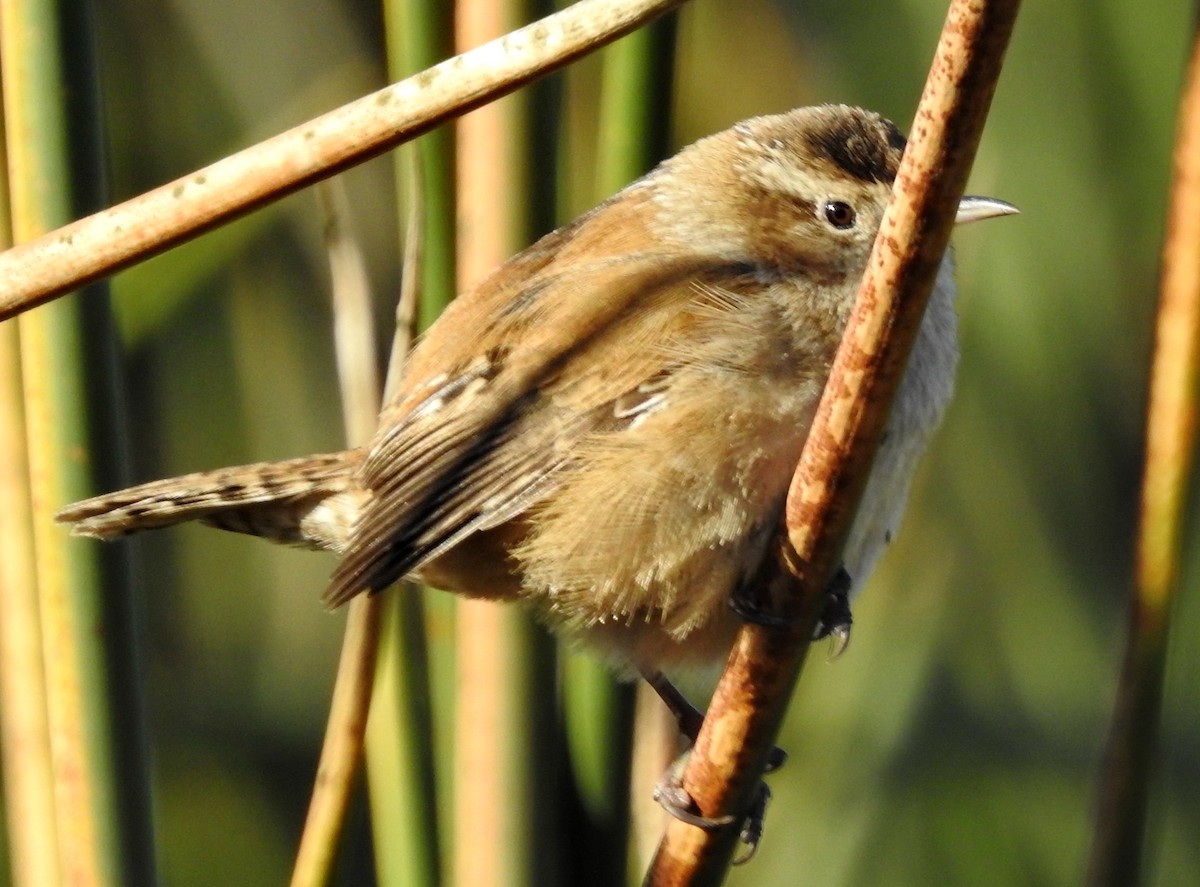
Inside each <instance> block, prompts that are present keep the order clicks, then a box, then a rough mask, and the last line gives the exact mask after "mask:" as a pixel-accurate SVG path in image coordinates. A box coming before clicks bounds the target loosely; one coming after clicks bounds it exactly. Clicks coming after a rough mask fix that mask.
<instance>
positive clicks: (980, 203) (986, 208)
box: [954, 195, 1020, 225]
mask: <svg viewBox="0 0 1200 887" xmlns="http://www.w3.org/2000/svg"><path fill="white" fill-rule="evenodd" d="M1019 212H1020V210H1019V209H1017V208H1016V207H1015V206H1013V205H1012V204H1011V203H1008V202H1007V201H1004V200H997V199H996V198H994V197H972V196H970V195H968V196H966V197H963V199H962V200H960V201H959V202H958V214H957V215H955V217H954V223H955V224H956V225H962V224H965V223H966V222H978V221H980V220H981V219H994V218H996V217H997V216H1011V215H1016V214H1017V213H1019Z"/></svg>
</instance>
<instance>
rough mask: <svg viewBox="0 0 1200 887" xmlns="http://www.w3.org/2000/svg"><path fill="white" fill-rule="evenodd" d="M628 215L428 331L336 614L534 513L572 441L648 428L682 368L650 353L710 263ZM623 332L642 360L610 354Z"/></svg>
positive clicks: (383, 442) (385, 421)
mask: <svg viewBox="0 0 1200 887" xmlns="http://www.w3.org/2000/svg"><path fill="white" fill-rule="evenodd" d="M627 207H628V203H627V202H626V203H625V204H624V205H623V204H622V203H613V204H607V205H605V206H602V207H601V208H600V209H598V210H596V211H594V212H593V213H591V214H589V215H588V216H585V217H584V218H583V219H582V220H581V221H580V222H577V223H575V225H573V226H571V228H570V229H567V231H565V232H564V231H559V232H556V233H555V234H552V235H550V236H549V237H548V238H545V239H543V240H542V241H539V243H537V244H535V245H534V246H533V247H531V248H530V249H529V250H527V251H526V252H524V253H522V254H521V255H519V256H518V257H516V258H515V259H513V260H512V261H510V262H509V263H508V264H507V265H505V266H503V267H502V268H501V269H500V270H499V271H498V272H497V273H496V274H495V275H493V277H492V278H490V279H489V280H487V281H485V282H484V283H483V284H482V285H481V286H480V287H479V288H478V289H476V290H475V291H473V292H471V293H469V294H467V295H465V296H463V297H460V300H458V301H456V302H455V303H453V304H452V305H451V306H450V308H449V309H447V311H446V313H445V314H444V316H443V317H442V319H440V320H439V321H438V323H437V324H435V326H434V327H433V328H432V329H431V330H430V331H429V333H428V334H427V336H426V338H425V339H424V340H423V341H422V342H421V344H420V345H419V347H418V348H417V350H416V351H415V352H414V354H413V356H412V359H411V361H410V363H409V365H408V366H407V367H406V371H405V376H404V383H403V388H402V390H401V391H400V392H398V394H397V396H396V398H395V399H394V401H393V403H392V404H391V405H390V406H389V407H388V409H387V410H386V411H385V414H384V416H383V417H382V418H381V422H380V431H379V432H378V434H377V437H376V439H375V441H374V442H373V443H372V445H371V446H370V447H369V449H368V456H367V459H366V460H365V462H364V464H363V467H362V469H361V471H360V475H359V478H360V482H361V483H362V484H363V485H364V486H365V487H366V488H367V489H369V490H370V491H371V493H372V497H371V501H370V505H369V506H368V507H367V508H366V509H365V510H364V513H363V514H362V515H361V516H360V518H359V522H358V524H357V527H356V529H355V532H354V535H353V538H352V540H351V544H350V546H349V548H348V551H347V554H346V556H345V558H344V559H343V561H342V562H341V564H340V565H339V567H338V569H337V571H336V572H335V574H334V577H333V580H332V582H331V586H330V590H329V592H328V595H327V600H328V601H329V602H330V603H331V604H338V603H341V602H342V601H344V600H347V599H348V598H350V597H352V596H353V595H355V594H357V593H358V592H359V591H363V590H370V591H375V590H379V589H382V588H384V587H386V586H387V585H389V584H391V583H392V582H394V581H396V580H397V579H398V578H400V577H401V576H403V575H405V574H407V573H409V572H411V571H413V570H414V569H416V568H418V567H419V566H420V565H421V564H422V563H424V562H425V561H427V560H430V559H431V558H433V557H435V556H437V555H438V554H439V553H441V552H444V551H445V550H447V549H448V548H450V547H453V546H454V545H456V544H458V543H459V542H460V541H462V540H463V539H464V538H465V537H466V536H468V535H470V534H471V533H474V532H476V531H478V530H481V529H486V528H488V527H492V526H496V525H498V524H500V523H503V522H504V521H506V520H508V519H509V518H511V517H513V516H515V515H516V514H518V513H520V512H521V511H523V510H524V509H525V508H527V507H528V506H529V505H530V504H531V503H532V502H533V501H535V500H536V499H537V498H538V497H539V496H540V495H542V494H544V492H545V491H546V490H547V489H549V488H550V486H551V485H552V484H553V482H554V476H555V474H556V473H557V472H558V471H559V470H561V469H562V467H563V466H564V465H566V464H567V463H568V461H569V459H570V450H571V445H572V443H573V442H575V441H577V440H578V439H579V438H580V437H581V436H582V435H584V434H586V433H587V432H588V431H590V430H592V429H594V428H597V427H601V426H602V425H603V424H604V423H610V424H611V423H612V422H613V421H615V420H616V413H618V412H620V411H622V410H624V411H625V412H626V413H627V416H626V418H625V421H629V420H632V419H633V418H636V412H637V411H636V410H634V411H633V412H629V411H630V408H631V404H636V403H637V402H638V400H637V392H638V389H639V386H641V387H643V388H644V387H645V386H647V385H650V386H651V388H653V387H654V386H655V385H661V379H662V377H663V374H664V373H666V372H669V366H670V363H671V361H672V360H673V359H674V358H672V357H671V356H670V355H669V354H668V353H667V352H666V351H665V350H663V349H661V348H656V347H654V346H653V345H652V344H651V343H661V342H662V341H663V340H664V331H667V332H668V333H669V331H670V330H671V328H672V327H673V326H676V325H678V324H680V323H686V316H685V315H686V312H685V311H684V309H685V307H686V305H687V304H688V302H689V299H691V298H693V297H694V296H695V294H696V293H697V292H698V290H697V287H696V286H695V284H694V280H695V277H696V274H697V272H698V271H699V272H700V273H701V274H703V273H704V270H705V269H703V268H700V269H698V268H697V262H696V258H695V256H694V255H692V256H689V257H688V259H687V261H686V262H684V261H681V260H676V259H672V258H671V256H672V255H678V254H679V251H678V250H676V251H672V252H667V251H666V250H663V249H662V248H661V245H660V244H659V243H657V242H656V241H655V240H654V239H653V238H652V237H651V236H650V235H649V234H648V233H647V232H646V231H645V230H644V229H643V228H642V227H641V225H640V223H639V222H638V221H637V218H638V214H637V213H634V214H633V215H632V216H631V217H630V218H624V217H623V216H624V214H625V212H626V211H627ZM582 256H587V257H588V258H587V260H586V261H585V260H584V259H583V258H582ZM614 338H617V339H619V340H620V341H621V342H622V343H623V347H622V348H621V349H620V352H619V353H625V354H627V355H631V357H632V359H630V360H627V361H624V362H623V363H622V364H621V365H620V366H614V365H612V362H611V360H605V358H604V355H605V354H606V353H607V354H611V353H613V351H612V346H611V343H612V342H613V340H614ZM665 338H668V339H669V338H673V337H672V336H670V335H667V336H666V337H665ZM516 343H519V345H518V344H516ZM652 380H657V381H652ZM631 396H632V397H633V400H630V397H631ZM622 398H624V400H622ZM618 402H619V403H618Z"/></svg>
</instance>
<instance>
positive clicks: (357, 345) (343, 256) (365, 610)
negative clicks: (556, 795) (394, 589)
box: [291, 179, 383, 887]
mask: <svg viewBox="0 0 1200 887" xmlns="http://www.w3.org/2000/svg"><path fill="white" fill-rule="evenodd" d="M317 197H318V199H319V201H320V203H321V208H322V210H323V214H324V217H325V242H326V247H327V249H328V251H329V265H330V280H331V284H330V288H331V291H332V294H333V327H334V351H335V353H336V356H337V367H338V381H339V383H340V385H341V393H342V415H343V421H344V424H345V428H346V439H347V441H348V442H349V443H350V445H352V446H354V445H358V444H362V443H364V442H365V441H367V440H368V439H369V438H370V436H371V434H372V433H373V432H374V430H375V424H376V417H377V416H378V415H379V371H378V367H377V364H376V360H375V325H374V323H373V322H372V315H371V292H370V285H369V283H368V282H367V272H366V262H365V260H364V258H363V255H362V250H361V248H360V247H359V244H358V241H357V239H356V238H355V236H354V234H353V231H352V230H351V229H350V204H349V200H348V199H347V197H346V192H345V186H344V185H343V184H342V182H341V180H340V179H333V180H332V181H330V182H327V183H325V185H324V186H323V187H321V188H319V189H318V190H317ZM382 608H383V598H382V597H381V596H380V595H361V596H359V597H358V598H356V599H355V600H354V601H351V603H350V607H349V614H348V615H347V617H346V629H345V634H344V636H343V639H342V652H341V656H340V658H339V660H338V668H337V677H336V679H335V680H334V686H333V695H332V698H331V699H330V703H329V719H328V721H327V723H326V726H325V739H324V742H323V743H322V745H321V756H320V760H319V761H318V763H317V777H316V780H315V784H314V785H313V792H312V797H311V798H310V799H309V805H308V815H307V817H306V818H305V821H304V830H303V832H302V833H301V835H300V846H299V848H298V849H297V851H296V864H295V867H294V868H293V869H292V880H291V887H320V885H322V884H325V883H327V882H328V880H329V875H330V872H331V871H332V869H333V863H334V860H335V858H336V855H337V845H338V838H339V836H340V835H341V833H342V828H343V825H344V823H345V820H346V812H347V810H348V809H349V806H350V797H351V794H352V791H353V787H354V783H355V776H356V775H357V773H358V767H359V763H360V762H361V761H362V755H363V737H364V736H365V734H366V730H367V715H368V712H369V711H370V704H371V691H372V688H373V686H374V678H375V661H376V655H377V653H378V650H379V632H380V620H381V618H382Z"/></svg>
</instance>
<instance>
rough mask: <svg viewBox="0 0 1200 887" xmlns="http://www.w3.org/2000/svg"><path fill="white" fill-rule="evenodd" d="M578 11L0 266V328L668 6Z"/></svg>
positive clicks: (648, 3)
mask: <svg viewBox="0 0 1200 887" xmlns="http://www.w3.org/2000/svg"><path fill="white" fill-rule="evenodd" d="M682 2H683V0H579V2H578V3H575V4H574V5H573V6H570V7H568V8H567V9H564V10H563V11H561V12H558V13H555V14H554V15H550V16H547V17H546V18H544V19H542V20H540V21H538V22H535V23H533V24H531V25H528V26H526V27H524V28H521V29H520V30H518V31H514V32H512V33H511V34H507V35H505V36H504V37H501V38H499V39H498V40H493V41H492V42H490V43H486V44H484V45H483V46H480V47H478V48H476V49H473V50H471V51H470V52H466V53H463V54H462V55H460V56H456V57H455V58H452V59H449V60H447V61H445V62H442V63H441V64H439V65H435V66H434V67H432V68H430V69H429V70H427V71H423V72H421V73H420V74H417V75H415V76H413V77H409V78H408V79H406V80H402V81H400V82H399V83H396V84H393V85H391V86H388V87H385V88H384V89H381V90H378V91H377V92H374V93H371V94H370V95H367V96H364V97H363V98H360V99H357V100H355V101H353V102H351V103H349V104H347V105H343V106H342V107H341V108H338V109H336V110H334V111H330V112H328V113H326V114H323V115H321V116H320V117H317V118H314V119H313V120H310V121H308V122H307V123H304V124H301V125H300V126H297V127H295V128H293V129H290V130H288V131H287V132H284V133H281V134H280V135H277V136H274V137H273V138H270V139H267V140H266V141H263V142H260V143H259V144H257V145H255V146H253V147H250V148H246V149H245V150H242V151H239V152H238V153H236V154H232V155H230V156H229V157H226V158H224V159H222V160H219V161H217V162H216V163H213V164H212V165H210V166H207V167H205V168H204V169H201V170H199V171H197V172H194V173H191V174H189V175H186V176H183V177H182V178H179V179H176V180H175V181H174V182H171V183H169V184H166V185H162V186H160V187H158V188H155V189H154V190H152V191H148V192H146V193H145V194H143V195H141V196H139V197H135V198H133V199H132V200H128V201H126V202H125V203H121V204H118V205H117V206H114V207H111V208H110V209H106V210H103V211H101V212H99V213H96V214H94V215H91V216H88V217H86V218H83V219H80V220H79V221H76V222H72V223H71V224H69V225H65V226H63V227H62V228H59V229H58V230H56V231H52V232H50V233H49V234H46V235H44V236H42V237H39V238H37V239H36V240H31V241H29V242H28V243H24V244H21V245H19V246H16V247H14V248H12V249H10V250H8V251H7V252H5V253H3V254H0V281H3V284H2V287H3V288H2V290H0V320H6V319H8V318H9V317H12V316H14V315H15V314H18V313H20V312H21V311H24V310H26V309H28V308H32V307H33V306H35V305H39V304H41V303H42V302H45V301H47V300H49V299H52V298H54V297H55V296H59V295H62V294H63V293H66V292H69V291H70V290H73V289H76V288H78V287H79V286H81V285H82V284H84V283H87V282H89V281H92V280H96V279H97V278H100V277H103V276H105V275H107V274H111V273H113V272H114V271H117V270H119V269H121V268H124V267H126V266H128V265H130V264H133V263H134V262H136V261H139V260H141V259H145V258H149V257H150V256H151V255H154V254H156V253H158V252H161V251H163V250H165V249H167V248H169V247H172V246H175V245H177V244H179V243H181V242H183V241H184V240H186V239H188V238H190V237H194V236H195V235H197V234H200V233H202V232H204V231H207V230H208V229H210V228H212V227H214V226H216V225H219V224H220V223H222V222H225V221H229V220H230V219H233V218H235V217H237V216H239V215H242V214H244V213H246V212H249V211H250V210H252V209H255V208H257V207H259V206H262V205H264V204H266V203H269V202H270V201H273V200H276V199H278V198H280V197H283V196H286V195H287V194H290V193H292V192H294V191H296V190H299V189H300V188H303V187H304V186H306V185H310V184H312V183H313V182H315V181H318V180H319V179H322V178H326V177H328V176H330V175H333V174H334V173H336V172H340V171H342V170H343V169H346V168H347V167H350V166H353V165H354V164H356V163H361V162H362V161H364V160H368V159H370V158H371V157H374V156H376V155H378V154H380V153H382V152H383V151H386V150H388V149H389V148H392V147H395V146H396V145H398V144H400V143H401V142H404V141H407V140H408V139H411V138H414V137H416V136H418V135H420V134H421V133H423V132H426V131H428V130H430V129H432V128H433V127H434V126H436V125H437V124H438V123H441V122H443V121H444V120H446V119H448V118H450V117H453V116H456V115H458V114H462V113H463V112H465V111H468V110H470V109H472V108H476V107H479V106H480V105H482V104H485V103H486V102H488V101H490V100H492V99H494V98H496V97H498V96H501V95H504V94H505V93H507V92H511V91H512V90H513V89H516V88H517V87H518V86H521V85H522V84H524V83H527V82H529V81H530V80H532V79H534V78H536V77H540V76H542V75H544V74H547V73H549V72H550V71H553V70H555V69H556V68H559V67H561V66H562V65H565V64H567V63H568V62H570V61H572V60H573V59H575V58H578V57H579V56H581V55H584V54H586V53H587V52H590V51H592V50H594V49H596V48H598V47H600V46H602V45H604V44H605V43H608V42H609V41H611V40H614V39H616V38H617V37H620V36H621V35H622V34H626V33H628V32H629V31H631V30H633V29H634V28H636V27H639V26H640V25H642V24H645V23H646V22H648V21H651V20H652V19H654V18H656V17H658V16H660V15H662V14H663V13H665V12H667V11H669V10H671V9H673V8H675V7H676V6H679V5H680V4H681V3H682Z"/></svg>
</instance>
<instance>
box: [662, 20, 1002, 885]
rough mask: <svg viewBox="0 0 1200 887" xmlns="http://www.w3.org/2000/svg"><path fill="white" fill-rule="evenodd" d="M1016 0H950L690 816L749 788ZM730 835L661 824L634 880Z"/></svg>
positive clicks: (926, 282) (697, 765) (711, 725)
mask: <svg viewBox="0 0 1200 887" xmlns="http://www.w3.org/2000/svg"><path fill="white" fill-rule="evenodd" d="M1018 6H1019V2H1018V0H991V2H982V0H955V2H953V3H952V4H951V7H950V11H949V13H948V15H947V19H946V24H945V27H944V28H943V30H942V36H941V40H940V42H939V44H938V47H937V51H936V54H935V57H934V60H933V65H932V67H931V69H930V73H929V78H928V80H927V81H926V84H925V92H924V94H923V95H922V97H921V102H920V105H919V106H918V108H917V114H916V120H915V122H914V123H913V126H912V132H911V141H910V142H909V145H908V149H907V150H906V151H905V154H904V159H903V161H902V163H901V165H900V170H899V172H898V174H897V177H896V185H895V189H894V198H893V201H892V203H891V205H890V206H889V207H888V210H887V212H886V214H885V216H884V219H883V223H882V226H881V229H880V233H879V236H878V238H877V239H876V242H875V248H874V251H873V252H872V255H871V260H870V263H869V265H868V269H867V273H866V276H865V277H864V280H863V284H862V287H861V289H860V291H859V296H858V300H857V302H856V303H855V308H854V312H853V314H852V316H851V319H850V322H849V324H848V326H847V329H846V332H845V336H844V338H843V341H842V344H841V347H840V348H839V350H838V354H837V358H836V360H835V363H834V366H833V370H832V372H831V375H830V380H829V383H828V384H827V385H826V388H825V392H824V394H823V396H822V399H821V404H820V407H819V409H818V412H817V417H816V419H815V421H814V423H813V428H812V430H811V431H810V433H809V437H808V441H807V443H806V444H805V448H804V453H803V456H802V458H801V461H800V465H799V466H798V468H797V470H796V474H795V477H794V479H793V482H792V488H791V491H790V493H789V497H788V511H787V534H788V536H789V538H790V545H785V546H783V547H782V550H781V554H780V558H779V560H778V561H777V562H775V563H771V564H768V565H767V566H766V568H765V569H764V574H763V575H762V576H761V577H760V578H761V579H762V582H763V584H764V585H774V586H775V588H776V589H778V588H779V586H780V585H781V584H788V583H790V586H791V588H790V589H789V591H790V592H792V593H790V594H785V595H783V596H782V598H781V599H780V601H779V604H778V609H779V614H778V615H780V616H781V617H782V618H784V619H786V620H788V621H789V623H790V624H789V625H788V626H787V627H767V626H762V625H753V624H746V625H745V626H743V628H742V630H741V632H740V634H739V636H738V640H737V642H736V643H735V645H734V649H733V651H732V653H731V655H730V660H729V662H728V664H727V666H726V669H725V673H724V674H723V675H722V678H721V682H720V684H719V685H718V688H717V692H716V694H715V695H714V697H713V701H712V704H711V705H710V707H709V710H708V714H707V716H706V718H705V721H704V726H703V729H702V730H701V732H700V735H699V737H698V739H697V741H696V745H695V748H694V750H693V752H692V756H691V759H690V761H689V763H688V766H687V769H686V771H685V773H684V776H683V785H684V788H685V789H686V790H687V791H688V792H689V794H690V795H691V796H692V798H693V799H694V800H695V802H696V805H697V807H698V808H699V812H700V813H701V814H702V815H704V816H708V817H717V816H721V815H723V814H728V813H741V812H743V811H745V810H746V808H747V804H748V802H749V800H750V799H751V797H752V793H753V792H754V791H755V789H756V786H757V785H758V782H759V779H760V776H761V773H762V767H763V763H764V760H765V757H766V755H767V752H768V750H769V748H770V745H771V743H772V741H773V740H774V737H775V734H776V732H777V730H778V726H779V723H780V721H781V720H782V717H783V713H784V711H785V709H786V706H787V701H788V699H789V697H790V695H791V689H792V687H793V686H794V684H795V681H796V678H797V676H798V674H799V671H800V667H801V665H802V663H803V659H804V655H805V652H806V650H807V647H808V641H809V638H811V636H812V625H813V622H814V620H815V617H816V613H817V608H818V605H819V603H820V600H821V597H822V594H823V590H824V588H825V586H826V584H827V582H828V581H829V579H830V578H831V576H832V574H833V572H834V566H835V564H836V559H837V557H838V551H839V549H840V546H841V543H842V540H843V539H844V536H845V533H846V532H847V529H848V526H849V519H850V517H851V515H852V514H853V510H854V507H855V505H856V503H857V499H858V497H859V495H860V494H861V488H862V485H863V483H864V481H865V476H866V473H867V469H868V468H869V466H870V460H871V458H872V457H873V455H874V451H875V447H876V445H877V442H878V435H879V430H880V428H881V427H882V425H883V422H884V420H885V418H886V413H887V408H888V405H889V404H890V401H891V397H892V394H893V392H894V391H895V387H896V384H897V383H898V381H899V376H900V373H901V371H902V369H903V366H904V363H905V361H906V359H907V356H908V352H909V350H910V349H911V347H912V342H913V339H914V337H915V333H916V330H917V328H918V326H919V324H920V320H921V317H922V315H923V312H924V308H925V302H926V301H927V299H928V296H929V292H930V290H931V288H932V284H933V277H934V274H935V273H936V270H937V267H938V263H939V262H940V261H941V257H942V255H943V253H944V252H945V249H946V245H947V243H948V241H949V237H950V229H951V226H952V225H953V222H954V215H955V211H956V209H957V205H958V201H959V200H960V198H961V196H962V192H963V187H964V185H965V183H966V179H967V174H968V172H969V171H970V168H971V163H972V161H973V160H974V156H975V149H976V146H977V145H978V143H979V137H980V134H981V132H982V129H983V123H984V119H985V117H986V114H987V110H988V107H989V105H990V103H991V98H992V94H993V92H994V90H995V84H996V80H997V78H998V77H999V73H1000V66H1001V60H1002V58H1003V55H1004V51H1005V49H1006V47H1007V45H1008V40H1009V37H1010V35H1011V33H1012V26H1013V23H1014V21H1015V19H1016V13H1017V9H1018ZM736 836H737V828H736V827H728V828H724V829H718V830H712V831H705V830H702V829H699V828H696V827H695V826H691V825H688V824H686V823H683V822H681V821H678V820H675V821H672V822H671V823H670V824H669V825H668V827H667V832H666V835H665V836H664V838H663V842H662V844H661V845H660V847H659V852H658V855H657V857H656V858H655V861H654V864H653V865H652V866H651V869H650V872H649V874H648V875H647V878H646V883H647V884H652V885H655V887H665V885H682V884H716V883H720V881H721V880H722V879H723V877H724V873H725V870H726V868H727V866H728V864H729V859H730V856H731V854H732V851H733V847H734V844H735V841H736Z"/></svg>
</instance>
